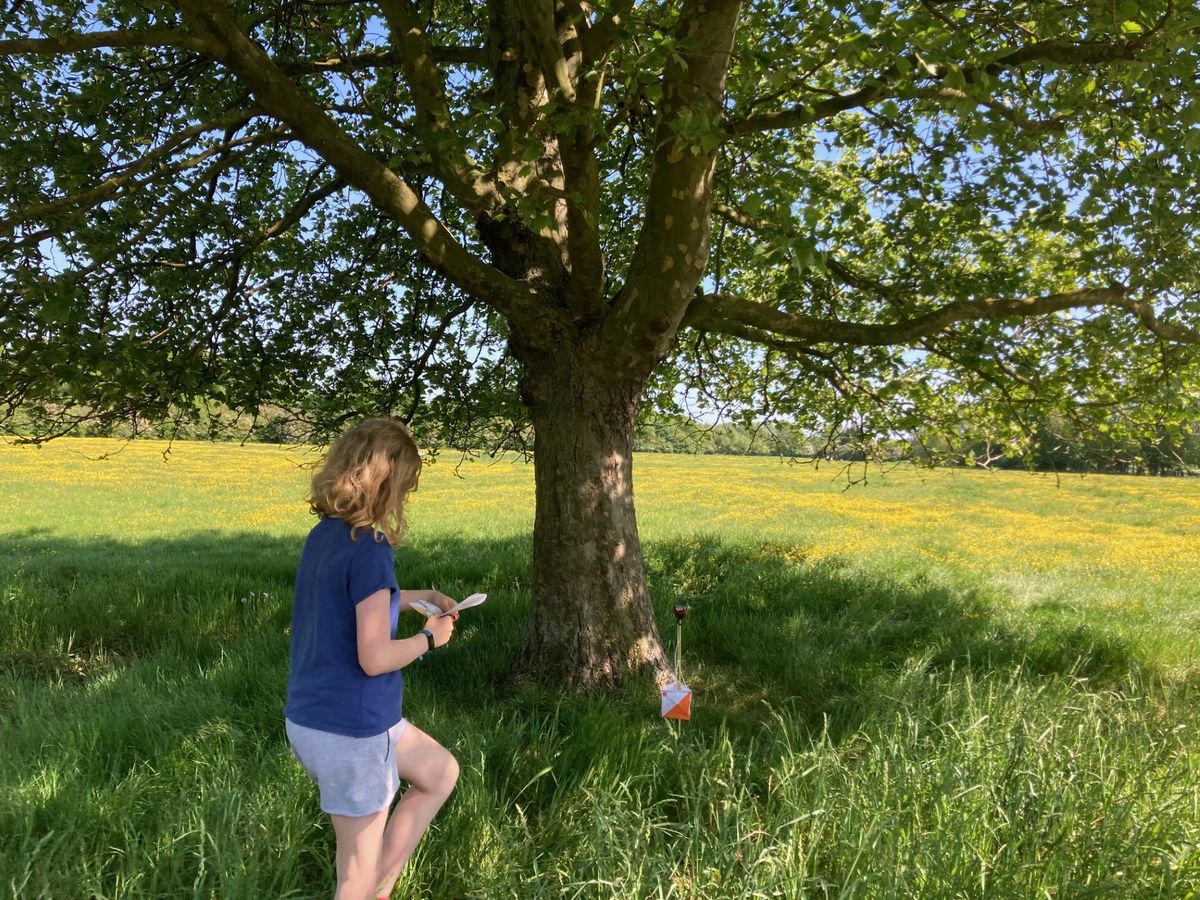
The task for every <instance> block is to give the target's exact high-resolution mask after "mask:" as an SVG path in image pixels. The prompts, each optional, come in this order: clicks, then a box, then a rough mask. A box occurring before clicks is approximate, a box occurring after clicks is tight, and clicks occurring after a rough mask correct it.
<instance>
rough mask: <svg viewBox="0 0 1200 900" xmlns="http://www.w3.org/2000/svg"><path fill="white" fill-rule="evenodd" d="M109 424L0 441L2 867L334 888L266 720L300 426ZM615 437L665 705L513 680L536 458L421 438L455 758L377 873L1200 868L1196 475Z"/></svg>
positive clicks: (224, 893) (317, 824)
mask: <svg viewBox="0 0 1200 900" xmlns="http://www.w3.org/2000/svg"><path fill="white" fill-rule="evenodd" d="M119 447H120V445H119V444H117V443H113V442H107V441H93V440H62V441H58V442H55V443H53V444H51V445H49V446H47V447H44V448H42V449H40V450H39V449H35V448H28V447H8V446H0V510H2V512H0V748H2V750H0V896H13V897H22V898H24V897H48V898H56V900H57V898H75V897H100V898H110V897H111V898H115V897H150V898H158V897H178V898H184V897H228V898H265V897H273V898H275V897H292V898H299V897H318V896H328V894H329V886H330V884H331V881H332V873H331V868H332V834H331V832H330V830H329V828H328V826H327V825H326V824H325V823H323V822H322V820H321V817H320V814H319V811H318V809H317V803H316V793H315V790H314V788H313V786H312V785H311V784H310V782H309V781H308V780H307V777H306V776H305V775H304V773H303V771H302V770H301V769H300V768H299V766H298V765H297V764H296V763H295V762H294V761H293V759H292V757H291V755H290V753H289V752H288V750H287V747H286V744H285V742H284V739H283V732H282V723H281V719H280V715H281V708H282V703H283V691H284V685H285V681H286V674H287V638H286V634H285V630H286V628H287V625H288V615H289V604H290V597H291V580H292V577H293V573H294V567H295V563H296V560H297V556H298V553H299V549H300V544H301V541H302V539H303V536H304V534H305V533H306V531H307V529H308V528H309V527H310V526H311V523H312V521H313V520H312V519H311V517H310V516H309V515H308V513H307V509H306V507H305V504H304V503H303V501H302V497H303V494H304V490H305V486H306V480H307V477H308V472H307V471H306V469H305V468H304V466H306V465H308V464H310V463H311V462H313V457H312V456H311V455H309V454H306V453H304V452H302V451H299V450H286V449H281V448H276V447H265V446H247V447H238V446H229V445H206V444H187V443H177V444H175V445H174V447H173V448H171V452H170V454H169V455H167V456H164V451H165V450H166V449H167V448H166V445H165V444H156V443H153V442H138V443H135V444H132V445H130V446H128V447H126V448H124V449H123V450H121V451H120V452H119V453H116V454H115V455H112V456H110V457H109V458H100V457H103V456H104V454H106V453H112V452H113V451H115V450H117V449H118V448H119ZM636 468H637V482H638V503H639V517H640V522H641V525H642V535H643V540H644V542H645V545H646V558H647V567H648V572H649V579H650V585H651V590H652V593H653V596H654V600H655V604H656V608H657V609H658V611H659V613H660V624H662V625H664V626H668V623H669V622H672V621H673V620H672V619H671V617H670V612H669V611H670V607H671V606H672V605H673V604H674V603H676V602H678V601H681V600H682V601H684V602H686V603H688V604H689V606H690V608H691V610H692V613H691V616H690V617H689V618H688V620H687V625H686V627H687V634H686V638H685V651H686V655H685V675H686V676H687V678H688V680H689V681H690V682H691V683H692V685H693V687H694V688H695V689H696V692H697V697H696V701H695V702H696V714H695V716H694V718H693V720H692V721H691V722H689V723H685V724H683V725H682V726H672V725H670V724H668V723H665V722H663V721H662V720H661V719H659V718H658V715H657V695H656V694H655V692H654V689H653V687H652V686H651V685H649V684H646V683H637V682H634V683H631V684H629V685H628V686H627V687H626V688H625V689H624V690H623V691H622V692H621V693H620V694H618V695H617V696H614V697H577V696H572V695H563V694H561V693H559V692H556V691H554V690H552V689H550V688H538V687H529V686H525V687H513V686H511V685H509V684H508V683H507V682H506V681H505V680H504V675H505V671H506V666H507V664H508V662H509V660H510V659H511V656H512V654H513V652H514V651H515V649H516V647H517V646H518V645H519V642H520V638H521V628H522V623H523V620H524V616H525V610H526V608H527V604H528V584H529V569H530V563H529V559H530V548H529V542H528V535H529V530H530V526H531V523H532V514H533V511H532V470H531V469H530V468H529V467H527V466H525V465H523V464H519V463H512V462H502V463H498V464H489V463H486V462H479V461H476V462H468V463H466V464H464V465H462V466H461V467H459V468H458V470H457V472H456V471H455V470H454V466H453V463H452V461H448V460H446V459H443V460H442V461H439V462H438V463H436V464H435V465H433V466H430V467H428V468H427V469H426V471H425V474H424V475H423V476H422V481H421V486H420V490H419V492H418V493H417V494H416V495H415V497H414V501H413V504H412V506H411V509H410V521H411V523H412V526H413V531H412V536H411V540H410V541H409V543H408V545H407V546H406V547H404V548H402V549H401V550H400V551H399V552H398V554H397V559H398V565H399V567H400V581H401V583H402V584H403V585H408V586H414V587H415V586H423V585H428V584H430V583H434V584H436V585H437V586H438V587H439V588H441V589H443V590H446V591H447V592H449V593H456V594H465V593H469V592H472V591H475V590H482V591H487V592H488V593H489V595H490V596H489V601H488V603H487V605H486V606H484V607H482V608H480V609H479V610H475V611H472V613H470V614H468V615H467V616H464V619H463V621H462V622H461V623H460V626H459V629H458V632H457V634H456V640H455V641H454V643H453V644H451V646H450V647H449V648H447V649H446V650H445V651H439V652H438V653H437V654H435V655H433V656H431V657H430V658H429V659H427V660H425V661H424V662H423V663H421V664H419V665H418V666H415V667H414V668H413V670H411V671H409V672H408V673H407V687H406V694H405V710H406V713H407V714H408V715H409V716H410V717H411V718H412V719H413V720H414V721H415V722H417V724H419V725H420V726H421V727H422V728H424V729H425V730H427V731H429V732H431V733H432V734H434V735H435V736H437V737H438V738H439V739H440V740H442V741H443V743H445V744H446V745H447V746H449V747H451V748H452V749H453V750H454V752H455V753H456V754H457V755H458V757H459V759H460V761H461V763H462V769H463V776H462V779H461V781H460V782H459V787H458V789H457V791H456V794H455V796H454V797H453V798H452V800H451V801H450V804H449V805H448V807H447V808H446V809H445V810H444V811H443V813H442V815H441V816H440V817H439V819H438V820H437V821H436V822H435V824H434V828H433V830H432V831H431V833H430V836H429V837H428V838H427V839H426V841H425V842H424V843H423V845H422V846H421V847H420V848H419V849H418V854H417V857H416V859H415V864H414V865H413V866H412V867H411V868H410V869H409V871H408V872H407V873H406V875H405V878H404V880H402V882H401V884H400V885H399V886H398V888H397V896H402V897H421V898H428V897H434V898H462V897H473V898H519V900H524V898H560V897H561V898H590V897H597V898H610V897H611V898H668V897H669V898H748V897H762V898H767V897H783V898H793V897H864V898H865V897H922V898H940V897H947V898H948V897H1015V898H1032V897H1084V896H1088V897H1092V896H1110V897H1120V898H1126V897H1170V898H1176V897H1190V896H1194V895H1195V892H1196V891H1197V890H1200V749H1198V748H1200V740H1198V738H1200V702H1198V701H1200V696H1198V690H1197V687H1198V685H1200V678H1198V677H1197V674H1198V673H1200V649H1198V647H1197V641H1196V636H1197V632H1198V631H1200V605H1198V604H1197V602H1196V601H1197V599H1198V597H1200V589H1198V588H1197V584H1196V577H1195V573H1196V572H1197V571H1200V540H1198V539H1197V538H1198V532H1200V484H1197V483H1195V482H1193V481H1178V480H1170V481H1168V480H1149V479H1134V478H1120V477H1089V478H1079V477H1063V478H1061V479H1056V478H1054V477H1053V476H1034V475H1027V474H1017V473H983V472H970V471H938V472H923V471H917V470H914V469H910V468H900V469H896V470H894V471H892V472H891V473H888V474H887V475H882V474H880V473H874V472H873V473H872V474H871V476H870V478H869V479H868V481H867V483H866V484H860V485H856V486H854V487H850V488H849V489H847V488H846V484H845V481H844V480H842V481H839V480H837V479H836V475H837V469H836V468H821V469H819V470H814V469H813V468H811V467H807V466H788V465H784V464H781V463H779V462H778V461H772V460H767V459H727V458H712V457H683V456H650V455H647V456H642V457H639V459H638V460H637V467H636ZM406 624H407V626H409V627H412V628H415V627H417V621H416V619H415V618H414V619H413V620H412V621H411V622H408V623H406ZM669 627H673V625H671V626H669ZM667 633H668V634H669V633H670V632H667Z"/></svg>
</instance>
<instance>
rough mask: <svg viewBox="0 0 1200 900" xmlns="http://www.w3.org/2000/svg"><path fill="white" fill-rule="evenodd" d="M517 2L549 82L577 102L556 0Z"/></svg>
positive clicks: (567, 99)
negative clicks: (556, 15)
mask: <svg viewBox="0 0 1200 900" xmlns="http://www.w3.org/2000/svg"><path fill="white" fill-rule="evenodd" d="M517 4H518V6H519V7H520V10H521V19H522V20H523V21H524V23H525V27H526V28H528V29H529V33H530V35H531V36H532V38H533V43H534V46H535V48H536V50H537V55H538V63H539V64H540V65H541V67H542V72H543V74H544V75H545V76H546V83H547V84H554V85H557V86H558V89H559V91H561V92H562V95H563V97H564V98H565V99H566V101H567V102H568V103H574V102H575V85H574V84H572V83H571V75H570V73H569V72H568V70H567V60H566V57H564V56H563V48H562V43H561V42H560V41H559V39H558V29H557V28H555V26H554V2H553V0H517Z"/></svg>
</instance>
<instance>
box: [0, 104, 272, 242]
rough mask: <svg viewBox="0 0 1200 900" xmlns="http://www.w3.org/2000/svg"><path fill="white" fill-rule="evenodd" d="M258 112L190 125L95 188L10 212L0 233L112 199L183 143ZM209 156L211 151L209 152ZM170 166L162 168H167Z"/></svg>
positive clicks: (244, 120)
mask: <svg viewBox="0 0 1200 900" xmlns="http://www.w3.org/2000/svg"><path fill="white" fill-rule="evenodd" d="M257 114H258V111H256V110H253V109H238V110H232V111H230V112H227V113H225V114H224V115H221V116H218V117H217V118H215V119H210V120H209V121H207V122H201V123H200V124H198V125H193V126H192V127H191V128H187V129H184V130H183V131H181V132H179V133H178V134H176V135H173V136H172V137H170V138H168V139H167V140H165V141H164V142H163V143H162V144H160V145H159V146H158V147H157V148H156V149H154V150H152V151H150V152H149V153H147V154H146V155H145V156H143V157H142V158H141V159H138V160H136V161H134V162H133V163H131V164H130V165H129V166H127V167H125V168H124V169H122V170H121V171H120V172H118V173H116V174H114V175H112V176H110V177H109V178H107V179H105V180H104V181H103V182H101V183H100V184H98V185H96V186H95V187H92V188H88V189H87V190H84V191H80V192H79V193H76V194H72V195H70V196H67V197H59V198H57V199H54V200H48V201H46V202H45V203H40V204H37V205H36V206H28V207H25V208H23V209H18V210H17V211H16V212H14V213H13V214H12V215H10V216H8V217H6V218H4V219H0V235H8V234H12V233H13V231H14V230H16V228H18V227H19V226H20V225H22V224H23V223H25V222H28V221H31V220H33V219H40V218H43V217H45V216H52V215H54V214H56V213H58V212H61V211H63V210H66V209H69V208H71V207H77V208H80V209H84V210H86V209H90V208H92V207H94V206H97V205H98V204H100V203H103V202H104V201H105V200H108V199H111V198H112V197H113V196H115V195H116V194H117V192H118V191H120V189H121V188H122V186H123V185H125V184H126V183H127V182H128V181H130V180H131V179H133V178H134V177H135V176H136V175H139V174H141V173H143V172H145V171H146V170H147V169H149V168H151V167H152V166H153V165H154V164H155V163H157V162H158V161H159V160H161V159H163V158H164V157H167V156H170V155H171V154H172V153H174V152H175V151H176V150H178V149H180V148H181V147H183V146H186V145H189V144H191V143H192V142H194V140H195V139H196V138H198V137H200V136H201V135H203V134H205V133H207V132H209V131H225V130H229V129H238V128H241V127H242V126H244V125H245V124H246V123H247V122H249V121H250V120H251V119H252V118H254V116H255V115H257ZM233 146H234V145H233V144H232V143H231V142H227V143H225V144H223V145H220V146H217V147H215V148H209V149H210V151H211V150H216V151H221V150H223V149H230V148H231V147H233ZM209 155H211V152H210V153H209ZM170 170H171V169H170V168H169V167H167V168H165V169H164V171H170Z"/></svg>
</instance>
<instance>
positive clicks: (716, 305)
mask: <svg viewBox="0 0 1200 900" xmlns="http://www.w3.org/2000/svg"><path fill="white" fill-rule="evenodd" d="M1090 307H1113V308H1116V309H1123V310H1125V311H1126V312H1129V313H1131V314H1133V315H1134V316H1135V317H1136V318H1137V319H1138V321H1139V322H1141V324H1142V325H1143V326H1144V327H1145V328H1146V329H1147V330H1148V331H1150V332H1151V333H1153V334H1154V335H1156V336H1157V337H1160V338H1162V339H1163V340H1168V341H1174V342H1178V343H1188V344H1200V332H1197V331H1195V330H1193V329H1191V328H1188V327H1186V326H1182V325H1174V324H1170V323H1166V322H1162V321H1160V320H1159V319H1158V317H1157V316H1156V315H1155V314H1154V310H1153V308H1152V307H1151V305H1150V304H1149V303H1147V302H1145V301H1141V300H1135V299H1133V298H1132V297H1130V296H1129V290H1128V289H1127V288H1124V287H1121V286H1113V287H1107V288H1080V289H1078V290H1074V291H1065V292H1062V293H1058V294H1048V295H1045V296H1041V297H1022V298H1018V299H989V300H959V301H955V302H953V303H947V304H946V305H945V306H941V307H939V308H937V309H935V310H932V311H931V312H928V313H924V314H923V315H919V316H912V317H910V318H907V319H903V320H901V321H899V322H891V323H886V324H877V323H868V322H843V321H840V320H837V319H827V318H821V317H818V316H805V315H800V314H796V313H785V312H781V311H779V310H777V309H775V308H774V307H772V306H768V305H766V304H764V303H756V302H754V301H749V300H743V299H740V298H737V297H733V296H730V295H727V294H707V295H704V296H700V297H697V298H696V299H695V300H693V302H692V305H691V306H690V307H689V308H688V312H687V315H686V317H685V319H684V323H683V324H684V325H685V326H686V327H689V328H694V329H697V330H700V331H715V332H718V333H720V334H730V335H734V336H737V337H743V338H747V339H748V340H754V341H762V342H764V343H765V342H766V340H764V339H767V340H771V341H776V340H778V339H779V338H781V337H782V338H791V339H793V341H797V342H800V344H801V345H807V344H823V343H837V344H849V345H852V346H857V347H883V346H890V345H894V344H907V343H912V342H913V341H917V340H919V339H921V338H925V337H929V336H931V335H934V334H937V333H938V332H939V331H943V330H945V329H947V328H949V327H950V326H952V325H955V324H958V323H960V322H971V321H981V320H998V319H1012V318H1016V319H1027V318H1031V317H1033V316H1042V315H1047V314H1049V313H1054V312H1063V311H1065V310H1068V309H1080V308H1090ZM793 348H794V349H800V347H799V346H796V345H793ZM779 349H782V348H779Z"/></svg>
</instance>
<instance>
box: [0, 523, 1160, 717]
mask: <svg viewBox="0 0 1200 900" xmlns="http://www.w3.org/2000/svg"><path fill="white" fill-rule="evenodd" d="M299 549H300V548H299V545H298V542H296V541H294V540H292V539H285V538H280V537H272V536H267V535H262V534H236V535H230V534H228V533H217V532H203V531H201V532H196V533H193V534H188V535H186V536H180V537H173V538H161V539H154V540H146V541H141V542H138V543H136V544H133V543H129V544H127V543H122V542H118V541H113V540H82V539H81V540H63V539H62V538H61V537H52V536H50V535H48V534H45V533H39V532H37V531H25V532H21V533H18V534H9V535H5V536H3V537H2V538H0V591H3V592H4V596H5V597H7V598H8V602H6V603H5V604H4V606H3V607H0V642H2V643H0V660H2V661H0V670H2V669H3V668H7V669H8V671H9V673H10V674H11V675H13V676H15V677H17V678H20V679H31V680H34V681H55V682H61V683H65V684H71V683H75V684H80V685H85V684H88V683H89V682H91V681H94V680H95V679H96V678H97V677H100V676H102V675H105V674H111V673H112V672H114V671H115V670H118V669H120V668H122V667H124V666H127V665H130V664H132V663H133V662H135V661H137V660H142V659H147V658H151V657H153V656H154V655H155V654H159V653H163V652H167V653H169V654H170V655H171V656H173V657H177V658H178V659H180V660H187V661H188V662H189V663H191V664H192V665H193V666H199V667H201V668H202V667H203V666H205V665H207V664H209V663H211V662H212V661H214V660H217V659H219V658H220V657H222V656H223V655H225V654H227V653H228V652H229V651H230V648H231V647H233V646H235V645H236V644H237V643H238V642H239V641H243V640H246V639H249V638H251V637H254V638H263V637H264V636H265V637H268V638H271V639H273V640H274V641H275V642H276V643H277V644H278V645H279V646H280V648H281V650H280V652H281V654H282V658H283V660H284V661H283V666H284V667H285V668H286V641H287V638H286V629H287V627H288V621H289V617H290V603H291V592H292V579H293V576H294V570H295V564H296V559H297V556H298V553H299ZM529 553H530V548H529V544H528V541H527V540H525V539H523V538H522V539H516V538H513V539H505V540H464V539H457V538H449V537H444V536H439V537H432V538H428V539H422V538H420V537H418V538H417V539H415V540H413V541H412V542H411V544H410V545H409V546H406V547H402V548H401V549H400V550H399V551H398V552H397V566H398V569H399V580H400V583H401V585H402V586H403V585H410V586H414V587H417V586H426V585H429V584H436V585H437V586H438V587H439V589H441V590H443V591H446V592H447V593H450V594H452V595H465V594H467V593H471V592H473V591H476V590H481V591H486V592H488V594H489V602H488V604H487V605H486V606H485V607H483V608H481V609H480V610H479V611H477V612H474V613H471V614H469V615H468V616H466V617H464V620H463V622H462V623H461V624H460V627H459V630H458V632H457V634H456V640H455V642H454V643H453V644H452V645H451V646H450V647H449V648H448V649H447V650H446V652H444V653H439V654H437V655H435V656H433V657H431V658H430V659H429V660H428V661H427V662H426V663H423V665H422V669H421V672H422V677H424V678H427V679H428V681H430V682H433V683H438V692H439V695H440V696H442V697H443V699H445V700H448V701H451V702H461V703H463V704H464V705H473V704H475V703H477V702H478V698H479V695H480V691H481V690H484V691H485V692H490V695H491V699H493V700H496V701H501V702H503V701H504V700H505V698H507V697H510V696H513V690H512V689H509V688H508V687H507V686H506V674H507V672H508V669H509V666H510V664H511V662H512V659H513V657H514V655H515V653H516V652H517V650H518V648H519V646H520V640H521V636H522V629H523V626H524V622H525V617H526V614H527V610H528V602H529V575H530V562H529ZM645 556H646V562H647V572H648V578H649V583H650V589H651V595H652V598H653V600H654V604H655V608H656V610H657V612H658V617H659V623H660V628H662V633H663V638H664V642H665V643H666V644H667V645H668V649H670V648H671V647H673V642H674V629H675V626H674V619H673V617H672V616H671V615H670V610H671V607H673V606H674V604H675V603H677V602H680V601H682V602H685V603H687V604H688V605H689V608H690V615H689V617H688V619H687V621H686V625H685V651H686V652H685V656H684V675H685V678H687V680H689V681H691V682H692V683H693V685H694V686H695V687H696V688H698V689H700V690H702V691H704V692H706V693H709V694H711V695H712V696H714V697H715V698H716V699H717V700H718V701H719V702H718V703H717V704H713V705H712V706H713V708H719V709H720V710H722V714H724V715H733V716H735V718H738V719H744V720H746V722H747V724H749V723H750V722H751V721H753V720H755V719H762V718H764V717H765V716H766V715H767V713H768V707H769V706H770V705H772V704H779V703H782V702H786V703H788V704H789V705H790V706H792V707H793V708H794V709H795V710H797V711H798V712H800V713H801V714H802V716H803V717H804V718H805V719H806V720H808V721H809V722H810V723H812V724H814V725H816V724H820V723H823V722H824V723H827V724H828V725H829V726H830V727H831V729H832V730H833V731H836V732H840V731H845V730H853V728H854V727H855V726H856V724H857V718H858V713H857V712H856V710H858V709H860V708H861V707H862V705H863V702H862V701H864V700H870V701H872V702H874V701H875V699H876V698H877V696H878V694H879V691H880V689H881V687H882V686H884V685H886V682H887V680H888V678H889V677H891V676H892V675H896V674H897V673H899V671H900V670H901V669H902V668H903V667H904V665H905V664H907V663H908V662H910V661H911V660H914V659H921V660H922V661H923V663H924V664H925V665H927V666H929V667H932V668H941V667H947V666H955V667H956V668H966V669H969V670H972V671H980V672H983V671H992V670H1003V671H1012V670H1015V669H1016V668H1018V667H1020V668H1021V670H1022V671H1023V672H1024V673H1026V674H1027V675H1031V676H1039V675H1069V676H1075V677H1079V678H1086V679H1089V680H1091V681H1092V682H1093V683H1101V684H1103V683H1105V682H1107V681H1113V682H1115V681H1117V680H1119V679H1121V678H1122V677H1125V676H1127V675H1128V674H1129V673H1130V672H1131V671H1138V672H1141V673H1142V674H1145V666H1144V665H1143V663H1142V662H1141V661H1140V660H1139V659H1138V658H1137V655H1136V652H1135V649H1134V648H1133V647H1132V646H1131V645H1130V644H1129V643H1128V642H1127V641H1125V640H1124V639H1122V638H1121V637H1119V636H1115V635H1113V634H1111V633H1108V632H1105V631H1101V630H1099V629H1094V628H1091V627H1088V626H1087V625H1080V624H1073V625H1064V624H1061V623H1051V622H1045V621H1043V622H1039V623H1037V624H1035V623H1034V622H1033V621H1032V620H1017V619H1016V618H1015V617H1013V616H1011V615H1008V616H1005V615H1002V614H1001V613H1000V612H999V609H1000V606H999V603H1000V601H1002V600H1003V598H1002V597H998V596H996V595H988V594H986V593H984V592H983V591H982V589H980V588H979V587H978V586H976V585H971V584H961V585H960V584H954V583H947V582H946V581H945V580H944V578H943V579H942V580H934V579H933V578H931V577H930V575H929V574H928V573H922V572H916V573H913V572H907V573H896V572H889V571H885V570H883V569H882V568H881V569H877V570H873V569H869V568H861V567H852V566H851V565H849V564H848V563H845V562H843V561H839V560H838V559H824V560H810V559H808V558H806V557H805V555H804V552H803V548H797V547H795V546H794V545H778V544H769V543H763V544H757V545H753V544H751V545H747V544H738V543H730V542H727V541H723V540H721V539H720V538H717V537H693V538H686V539H678V540H669V541H658V542H652V543H649V544H648V545H647V547H646V551H645ZM412 622H413V623H415V622H416V618H415V617H413V619H412ZM402 627H403V625H402ZM443 682H444V683H443ZM481 686H482V687H481ZM645 687H646V686H645V685H643V684H633V685H631V686H630V688H629V690H635V691H640V690H642V689H643V688H645ZM515 692H516V694H522V693H525V694H528V695H529V696H527V697H526V699H527V700H530V701H535V695H536V694H537V693H538V691H537V689H536V688H534V689H530V690H529V691H522V690H521V689H516V690H515ZM627 692H628V691H627ZM627 692H626V693H627ZM551 696H554V697H556V696H557V695H556V694H554V692H551ZM617 699H618V700H620V699H621V698H620V697H618V698H617ZM542 700H543V701H545V700H546V698H542ZM700 705H701V707H703V705H704V704H703V703H701V704H700ZM706 718H707V716H706Z"/></svg>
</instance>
